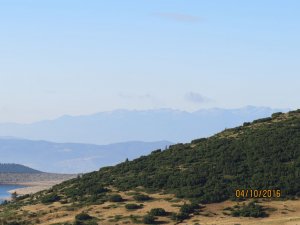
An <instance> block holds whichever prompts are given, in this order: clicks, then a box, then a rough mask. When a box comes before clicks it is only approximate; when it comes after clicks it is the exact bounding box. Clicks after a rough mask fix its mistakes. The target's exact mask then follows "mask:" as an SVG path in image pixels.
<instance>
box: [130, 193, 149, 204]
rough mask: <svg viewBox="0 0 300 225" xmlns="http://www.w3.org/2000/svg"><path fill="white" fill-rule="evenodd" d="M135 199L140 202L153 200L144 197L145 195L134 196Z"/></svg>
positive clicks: (146, 196)
mask: <svg viewBox="0 0 300 225" xmlns="http://www.w3.org/2000/svg"><path fill="white" fill-rule="evenodd" d="M133 199H134V200H136V201H138V202H145V201H149V200H151V197H150V196H148V195H144V194H138V195H135V196H133Z"/></svg>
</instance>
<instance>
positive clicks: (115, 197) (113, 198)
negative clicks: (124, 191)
mask: <svg viewBox="0 0 300 225" xmlns="http://www.w3.org/2000/svg"><path fill="white" fill-rule="evenodd" d="M109 201H110V202H122V201H124V199H123V198H122V196H121V195H119V194H115V195H111V196H109Z"/></svg>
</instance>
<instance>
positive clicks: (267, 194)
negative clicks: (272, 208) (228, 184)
mask: <svg viewBox="0 0 300 225" xmlns="http://www.w3.org/2000/svg"><path fill="white" fill-rule="evenodd" d="M235 197H236V198H280V197H281V190H257V189H237V190H235Z"/></svg>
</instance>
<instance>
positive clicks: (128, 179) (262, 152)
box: [53, 110, 300, 203]
mask: <svg viewBox="0 0 300 225" xmlns="http://www.w3.org/2000/svg"><path fill="white" fill-rule="evenodd" d="M109 186H113V187H116V188H117V189H119V190H131V189H134V188H136V187H143V188H144V189H145V190H148V191H161V190H164V191H165V192H166V193H174V194H176V195H177V197H181V198H192V199H195V200H199V201H200V202H202V203H211V202H220V201H224V200H226V199H230V198H233V197H234V196H235V190H236V189H260V190H261V189H272V190H280V191H281V192H282V194H281V196H282V197H292V196H296V195H298V196H300V110H297V111H292V112H289V113H287V114H282V113H276V114H273V115H272V118H264V119H260V120H256V121H253V122H252V123H245V124H244V125H243V126H240V127H236V128H233V129H227V130H225V131H223V132H221V133H219V134H216V135H214V136H212V137H210V138H207V139H205V138H202V139H198V140H194V141H192V142H191V143H189V144H177V145H173V146H170V147H169V149H167V150H164V151H161V150H156V151H153V152H152V153H151V154H150V155H148V156H142V157H140V158H138V159H136V160H133V161H126V162H124V163H121V164H118V165H116V166H113V167H106V168H102V169H100V170H99V171H97V172H93V173H89V174H85V175H83V176H82V177H80V178H77V179H73V180H70V181H67V182H65V183H63V184H61V185H58V186H56V187H54V189H53V191H54V192H55V193H56V194H57V195H59V196H61V197H63V198H64V197H67V198H68V199H72V200H74V201H75V200H76V201H98V200H99V199H100V198H102V197H103V195H104V193H105V192H106V191H107V189H106V188H104V187H109Z"/></svg>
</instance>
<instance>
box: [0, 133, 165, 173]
mask: <svg viewBox="0 0 300 225" xmlns="http://www.w3.org/2000/svg"><path fill="white" fill-rule="evenodd" d="M170 144H171V142H168V141H157V142H138V141H136V142H125V143H116V144H110V145H92V144H76V143H65V144H62V143H54V142H47V141H31V140H25V139H16V138H8V137H6V138H0V156H1V162H2V163H3V162H5V163H9V162H14V163H19V164H23V165H26V166H30V167H32V168H35V169H39V170H41V171H45V172H52V173H82V172H88V171H93V170H98V169H99V168H100V167H103V166H110V165H115V164H117V163H120V162H123V161H125V160H126V158H128V159H134V158H137V157H139V156H141V155H147V154H149V153H150V152H151V151H152V150H154V149H159V148H162V149H164V148H165V147H166V146H169V145H170ZM2 165H3V168H4V166H5V165H7V166H6V167H7V168H11V166H9V164H2ZM10 165H15V164H10ZM18 167H19V166H18ZM14 168H15V169H16V168H17V167H16V166H15V167H14Z"/></svg>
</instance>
